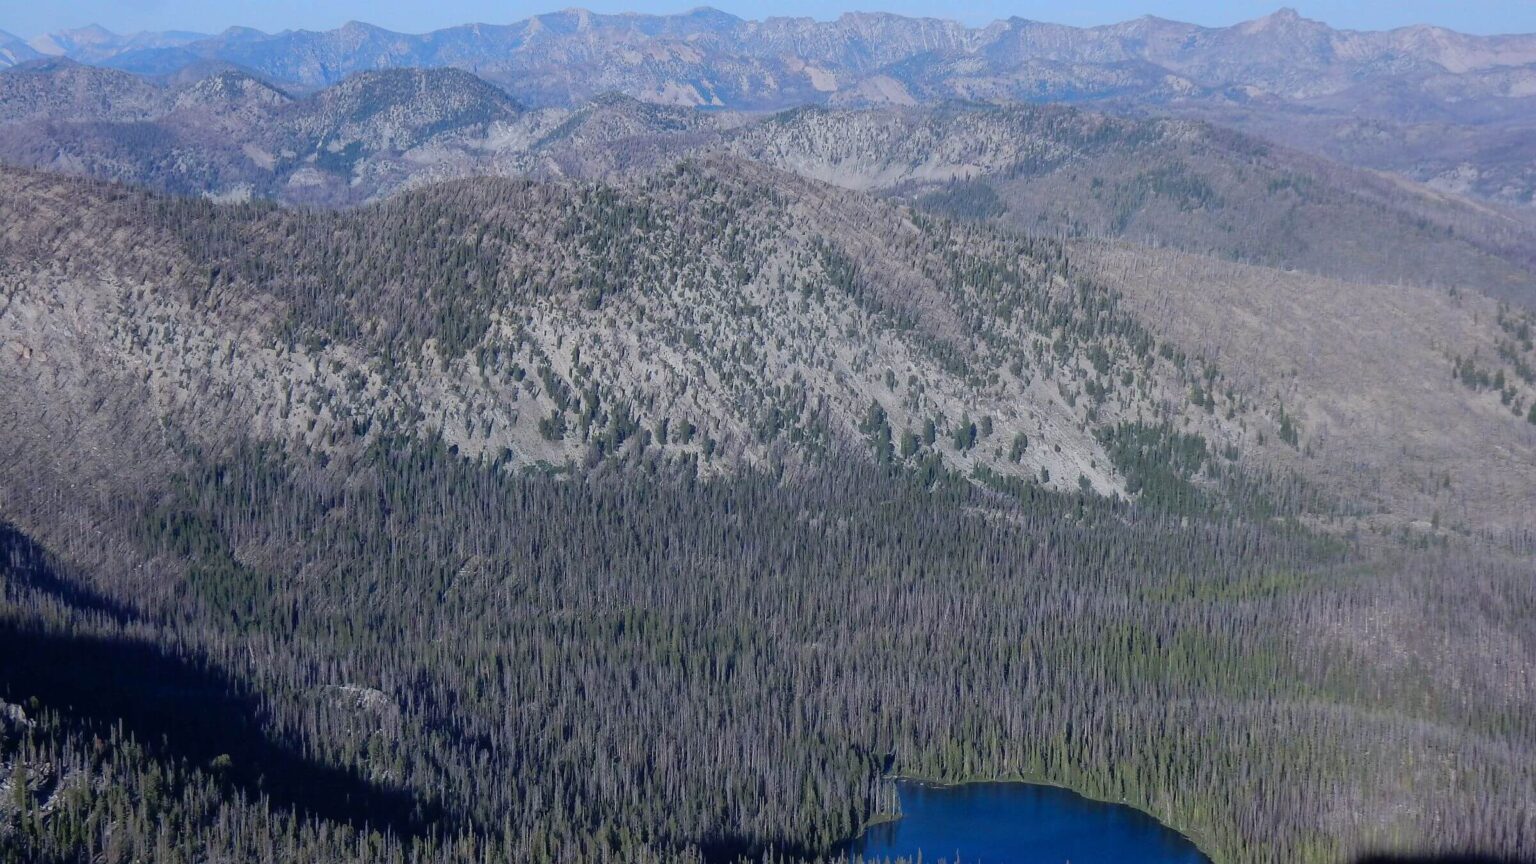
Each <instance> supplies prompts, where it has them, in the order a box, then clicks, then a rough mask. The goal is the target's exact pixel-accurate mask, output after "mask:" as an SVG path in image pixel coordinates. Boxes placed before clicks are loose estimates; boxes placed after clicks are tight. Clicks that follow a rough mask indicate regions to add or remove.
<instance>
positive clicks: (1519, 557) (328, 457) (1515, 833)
mask: <svg viewBox="0 0 1536 864" xmlns="http://www.w3.org/2000/svg"><path fill="white" fill-rule="evenodd" d="M0 179H3V180H4V182H5V183H6V184H7V189H8V190H9V191H11V192H12V193H13V194H14V196H15V197H14V199H13V200H17V201H23V202H25V203H26V204H27V205H28V208H27V209H26V210H25V211H22V210H19V209H18V210H17V211H16V212H15V213H14V214H13V215H14V216H15V218H14V219H12V220H10V221H8V223H7V225H6V227H5V228H4V229H3V233H0V242H3V248H0V252H3V255H4V257H3V260H4V261H5V262H6V267H7V272H6V274H5V279H6V281H5V283H4V291H5V296H4V299H3V304H4V305H3V309H0V319H8V320H5V321H0V324H3V325H4V327H5V328H6V329H5V330H4V331H3V332H4V334H5V337H6V339H7V340H8V341H7V343H6V346H5V352H6V353H5V354H4V355H3V359H4V363H5V365H4V366H3V367H0V371H3V375H4V382H3V383H6V384H14V386H8V387H5V388H0V389H4V391H5V394H4V397H3V398H4V399H5V402H4V408H5V411H4V417H3V418H0V419H3V423H4V425H3V426H0V429H3V430H4V435H5V437H6V440H7V441H8V442H10V443H11V444H12V445H13V446H12V447H11V448H10V449H9V450H8V452H6V453H5V454H3V456H0V459H3V462H0V480H3V483H0V518H3V520H4V524H3V525H0V544H3V545H0V565H3V567H4V570H3V573H4V581H3V586H4V594H3V596H4V605H3V607H0V700H4V703H5V704H4V705H3V706H0V729H3V735H0V761H3V762H4V763H5V765H6V767H7V772H6V774H5V776H4V777H3V778H0V793H3V794H0V857H3V858H4V859H5V860H7V861H18V862H19V861H87V860H88V861H113V862H116V861H135V860H154V861H187V862H191V861H202V860H229V861H276V860H315V861H338V862H339V861H354V860H355V861H420V862H428V861H498V860H518V861H524V860H527V861H658V862H659V861H699V860H709V861H717V860H718V861H728V860H734V859H737V858H740V857H747V858H761V857H778V858H786V859H791V858H815V857H818V856H824V857H825V856H835V855H836V854H837V853H836V849H837V844H838V843H839V842H840V841H843V840H845V839H847V838H848V837H850V836H852V835H853V834H855V833H856V832H858V831H859V830H860V829H861V828H862V826H864V825H865V824H867V823H868V822H869V821H870V820H871V819H873V818H876V817H878V816H881V815H888V814H889V813H890V812H891V811H892V809H893V807H894V806H895V801H894V796H893V790H892V787H891V785H890V782H889V778H890V777H892V776H895V775H901V776H915V777H926V778H933V779H941V780H965V779H978V778H1022V779H1032V780H1040V781H1046V782H1054V783H1060V784H1064V785H1068V786H1071V787H1072V788H1075V789H1078V790H1080V791H1082V792H1084V793H1086V794H1090V795H1095V796H1100V797H1104V798H1109V799H1114V800H1125V801H1127V802H1129V803H1132V804H1135V805H1137V806H1140V807H1142V808H1144V809H1146V810H1148V811H1149V812H1151V813H1153V814H1154V815H1156V816H1157V817H1159V818H1160V819H1162V820H1164V821H1165V822H1167V823H1168V824H1170V825H1172V826H1174V827H1176V828H1178V829H1179V830H1181V831H1184V832H1186V833H1188V834H1189V835H1190V836H1191V837H1192V838H1194V839H1195V840H1196V842H1197V843H1198V845H1199V846H1200V847H1201V849H1202V850H1203V851H1205V852H1207V853H1208V854H1209V855H1211V856H1212V857H1213V858H1214V859H1215V860H1217V861H1219V862H1294V861H1317V862H1329V861H1338V860H1346V859H1349V858H1350V857H1352V856H1355V855H1358V854H1361V853H1364V852H1367V851H1370V850H1379V849H1386V850H1425V849H1429V850H1435V849H1479V850H1486V851H1490V852H1497V853H1501V854H1509V855H1530V854H1536V849H1533V843H1536V810H1533V806H1532V802H1533V801H1536V768H1533V767H1532V766H1533V765H1536V759H1533V758H1532V757H1533V755H1536V687H1533V685H1532V680H1531V676H1532V674H1533V672H1532V667H1531V659H1530V658H1531V657H1532V656H1533V649H1536V630H1533V622H1536V615H1533V613H1536V608H1533V606H1536V601H1533V596H1536V595H1533V589H1532V578H1531V577H1532V573H1531V566H1530V560H1531V559H1530V556H1531V552H1532V549H1533V539H1532V537H1531V536H1530V535H1529V533H1528V532H1522V531H1518V530H1515V531H1510V530H1506V529H1502V528H1496V527H1490V528H1488V529H1486V530H1478V529H1477V527H1476V526H1459V527H1457V528H1456V530H1451V529H1450V527H1448V526H1444V527H1443V526H1440V525H1434V526H1425V527H1413V526H1410V525H1408V524H1407V523H1406V520H1401V519H1399V520H1397V521H1393V520H1392V519H1391V518H1388V517H1391V516H1392V514H1381V513H1377V512H1375V511H1374V510H1373V509H1372V508H1370V507H1366V506H1363V505H1362V504H1361V503H1360V502H1359V501H1356V500H1353V499H1351V498H1350V497H1349V495H1348V490H1347V489H1344V488H1341V487H1339V486H1336V485H1325V484H1322V483H1321V481H1320V480H1319V479H1318V478H1322V477H1323V476H1324V475H1321V474H1319V475H1316V476H1314V475H1312V474H1309V473H1308V472H1307V470H1306V468H1307V462H1306V459H1307V458H1309V457H1307V456H1306V455H1305V454H1304V452H1303V451H1304V450H1305V449H1306V448H1307V446H1309V445H1310V442H1309V441H1308V440H1307V439H1306V438H1304V435H1305V434H1306V432H1307V430H1305V429H1301V430H1300V431H1298V427H1300V424H1301V420H1300V419H1298V418H1297V417H1295V416H1294V415H1293V414H1292V413H1291V412H1288V411H1287V409H1286V404H1285V401H1284V400H1283V399H1277V398H1275V396H1274V395H1273V394H1270V393H1266V392H1262V391H1260V390H1258V389H1256V388H1252V387H1246V386H1245V385H1244V383H1243V382H1242V381H1239V380H1236V379H1234V378H1231V377H1229V376H1228V375H1227V374H1226V373H1225V372H1224V371H1223V360H1222V358H1218V357H1214V356H1212V357H1205V356H1199V355H1197V354H1195V353H1192V352H1191V351H1190V350H1187V349H1186V347H1185V346H1183V345H1181V344H1179V343H1177V342H1175V341H1172V340H1170V339H1168V338H1166V336H1164V335H1162V334H1160V333H1157V332H1155V331H1153V330H1152V329H1151V328H1150V327H1149V326H1148V325H1147V324H1146V323H1145V321H1143V320H1142V319H1140V318H1138V317H1136V316H1135V315H1134V314H1132V312H1131V311H1130V310H1128V309H1127V308H1126V307H1125V305H1124V304H1123V303H1122V302H1121V298H1120V296H1119V295H1118V294H1117V293H1116V292H1115V291H1113V290H1111V289H1110V288H1108V287H1107V286H1106V285H1105V284H1103V283H1101V282H1099V281H1096V280H1095V279H1094V278H1093V277H1092V275H1091V273H1092V268H1083V267H1080V266H1078V264H1077V262H1075V261H1074V260H1073V259H1072V255H1073V250H1072V249H1071V247H1069V246H1067V245H1065V244H1062V243H1058V242H1053V241H1045V240H1033V239H1027V238H1021V237H1018V236H1016V235H1012V234H1009V233H1006V232H1004V231H1001V230H997V229H992V228H987V227H985V226H976V225H967V224H964V223H957V222H949V221H946V220H943V219H937V218H934V217H931V216H924V215H922V214H920V213H914V212H912V211H910V210H907V209H904V208H900V207H896V206H893V205H886V204H877V203H872V202H869V201H867V200H866V199H863V198H861V197H859V196H856V195H853V194H851V193H843V192H836V191H831V190H827V189H825V188H824V187H820V186H819V185H817V184H812V183H808V182H805V181H800V180H796V179H793V178H787V177H784V176H782V175H777V174H774V173H772V172H768V171H765V170H761V169H758V168H750V167H748V168H743V167H740V166H735V165H732V164H725V163H706V164H703V165H700V164H685V165H683V166H681V167H679V168H677V169H675V170H673V171H669V172H664V173H662V174H660V175H658V176H656V177H653V178H648V179H647V180H645V181H644V182H643V183H641V184H638V185H636V186H622V187H614V186H605V185H600V184H544V183H530V182H524V181H467V182H460V183H454V184H447V185H443V186H436V187H430V188H428V189H424V190H419V191H417V192H413V193H410V194H409V195H407V196H404V197H402V198H400V199H393V200H391V201H386V202H382V203H381V204H377V205H372V206H370V207H368V208H364V209H362V210H358V211H347V212H342V213H336V212H329V211H295V210H285V209H281V208H277V207H274V206H271V205H264V204H255V205H241V206H237V207H230V206H225V205H214V204H210V203H206V202H196V201H185V200H178V199H171V198H161V197H156V196H149V195H145V194H144V193H142V192H138V191H136V190H129V189H124V188H121V187H108V186H102V185H99V184H91V183H84V182H77V181H61V180H58V179H56V178H50V177H45V176H42V175H33V174H23V173H9V172H8V173H6V174H5V175H4V176H3V178H0ZM1517 314H1518V313H1515V312H1513V311H1508V310H1501V311H1500V316H1499V319H1498V322H1497V323H1494V322H1492V321H1490V323H1489V326H1490V327H1502V328H1503V330H1501V331H1499V332H1506V331H1509V330H1510V329H1511V328H1514V329H1515V330H1516V331H1518V323H1515V324H1508V325H1506V323H1505V322H1506V320H1513V319H1508V318H1507V317H1506V316H1513V315H1517ZM1520 320H1522V321H1523V320H1524V319H1523V318H1521V319H1520ZM1527 351H1528V349H1526V348H1524V347H1523V345H1517V346H1514V347H1512V348H1511V349H1510V352H1511V356H1512V357H1514V358H1515V360H1521V361H1522V362H1523V358H1524V357H1525V356H1526V353H1525V352H1527ZM1503 360H1504V362H1508V363H1513V362H1515V360H1511V359H1510V358H1509V357H1505V358H1503ZM1447 370H1448V371H1447V374H1445V375H1444V376H1443V378H1444V379H1445V380H1444V381H1443V382H1442V383H1443V384H1444V385H1445V386H1446V387H1451V388H1458V389H1457V390H1456V391H1455V392H1457V393H1460V391H1461V390H1463V389H1466V388H1465V387H1464V386H1463V385H1462V384H1461V383H1460V382H1459V381H1458V380H1455V379H1453V378H1452V376H1451V375H1450V374H1449V366H1448V367H1447ZM1511 380H1514V379H1511ZM1510 386H1514V385H1510ZM1520 392H1521V395H1522V398H1523V391H1520ZM1489 398H1490V399H1492V401H1493V402H1494V403H1497V401H1498V400H1497V399H1496V398H1494V397H1491V396H1490V397H1489ZM509 407H510V408H515V409H516V410H509ZM1492 416H1494V419H1493V420H1492V421H1490V422H1491V423H1498V424H1507V425H1500V426H1498V427H1497V428H1499V429H1505V428H1508V429H1514V430H1523V429H1524V428H1525V427H1526V426H1527V425H1528V424H1527V423H1526V421H1525V420H1524V418H1522V417H1515V416H1512V415H1511V414H1510V412H1509V411H1508V410H1507V406H1505V407H1501V408H1500V409H1499V410H1498V413H1497V414H1496V415H1492ZM1271 453H1278V454H1281V456H1283V458H1280V457H1275V458H1270V457H1269V456H1268V455H1267V454H1271ZM1297 466H1299V467H1297ZM1068 471H1070V472H1071V473H1066V472H1068ZM1063 474H1066V476H1063Z"/></svg>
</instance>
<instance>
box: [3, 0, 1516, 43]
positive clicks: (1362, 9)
mask: <svg viewBox="0 0 1536 864" xmlns="http://www.w3.org/2000/svg"><path fill="white" fill-rule="evenodd" d="M1284 2H1286V0H1011V2H1001V0H778V2H763V0H743V2H732V0H716V2H714V3H711V4H710V5H713V6H716V7H717V8H721V9H724V10H726V11H728V12H732V13H735V14H737V15H740V16H742V17H745V18H762V17H766V16H768V15H809V16H812V17H815V18H832V17H836V15H837V14H839V13H841V12H845V11H852V10H881V11H888V12H898V13H901V14H904V15H933V16H938V17H946V18H958V19H960V20H962V21H965V22H967V23H971V24H979V23H985V22H987V21H991V20H993V19H996V18H1006V17H1008V16H1011V15H1018V16H1022V17H1025V18H1033V19H1037V20H1041V21H1056V22H1060V23H1064V24H1076V25H1092V24H1105V23H1110V22H1114V21H1123V20H1126V19H1128V18H1135V17H1137V16H1139V15H1145V14H1152V15H1160V16H1162V17H1164V18H1174V19H1177V20H1181V21H1194V22H1196V23H1199V24H1206V25H1225V24H1231V23H1234V22H1237V21H1242V20H1246V19H1249V18H1257V17H1259V16H1261V15H1265V14H1268V13H1269V12H1272V11H1274V10H1275V9H1276V8H1277V7H1278V6H1280V5H1282V3H1284ZM569 5H583V6H585V7H586V8H589V9H593V10H596V11H601V12H622V11H643V12H680V11H683V10H686V9H689V8H692V7H694V6H697V5H700V4H699V3H698V2H697V0H681V2H668V0H618V2H613V0H589V2H585V3H579V2H577V0H545V2H529V0H433V2H419V0H416V2H406V0H52V2H47V0H42V2H39V0H0V30H7V31H9V32H12V33H16V34H19V35H23V36H33V35H36V34H38V33H44V32H49V31H53V30H58V29H62V28H66V27H79V26H82V25H85V24H90V23H99V24H101V25H103V26H105V27H106V28H108V29H109V30H115V31H118V32H124V33H129V32H135V31H138V30H198V31H203V32H216V31H218V30H222V29H224V28H225V27H227V26H229V25H232V24H243V25H247V26H251V27H257V28H260V29H262V30H282V29H285V28H307V29H312V30H315V29H326V28H329V27H334V26H336V25H338V24H341V23H343V22H345V21H348V20H351V19H358V20H363V21H368V22H370V23H374V24H378V25H380V26H383V27H388V28H390V29H393V30H402V31H406V32H421V31H424V30H432V29H436V28H438V27H446V26H450V25H453V24H462V23H466V22H471V21H482V22H491V23H505V22H508V21H515V20H517V19H519V18H526V17H527V16H529V15H532V14H537V13H539V12H548V11H552V10H554V9H558V8H562V7H564V6H569ZM1289 5H1291V6H1294V7H1295V8H1297V9H1298V10H1300V11H1301V13H1302V14H1303V15H1306V16H1307V17H1309V18H1317V19H1320V20H1323V21H1326V22H1328V23H1329V24H1332V25H1334V26H1335V27H1349V28H1355V29H1384V28H1388V27H1398V26H1403V25H1407V24H1415V23H1430V24H1439V25H1442V26H1446V27H1451V28H1453V29H1457V30H1463V31H1466V32H1469V33H1531V32H1536V0H1313V2H1309V0H1289Z"/></svg>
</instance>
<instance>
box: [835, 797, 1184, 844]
mask: <svg viewBox="0 0 1536 864" xmlns="http://www.w3.org/2000/svg"><path fill="white" fill-rule="evenodd" d="M898 791H899V793H900V795H901V810H902V816H901V818H900V819H898V820H896V821H895V822H888V823H886V824H883V825H876V826H875V827H873V828H870V829H869V830H868V831H867V832H865V834H864V836H862V837H859V838H858V839H856V840H854V841H852V842H851V843H850V844H849V845H848V847H847V848H846V850H845V851H847V852H848V853H849V854H850V855H862V856H864V857H865V858H866V859H870V858H873V859H880V858H890V859H895V858H907V859H910V860H913V861H915V860H917V856H918V854H919V853H921V854H922V860H923V862H924V864H939V862H946V864H956V862H963V864H1066V862H1070V864H1210V859H1209V858H1207V857H1206V856H1205V855H1203V854H1201V852H1200V850H1199V849H1197V848H1195V845H1194V844H1193V843H1191V842H1190V841H1189V840H1188V839H1187V838H1185V837H1184V836H1183V835H1181V834H1179V833H1178V832H1176V831H1174V830H1172V829H1170V828H1168V827H1167V826H1165V825H1163V824H1162V823H1160V822H1158V821H1157V820H1156V819H1153V818H1152V817H1151V816H1148V815H1147V814H1145V813H1143V812H1141V811H1140V810H1136V809H1134V808H1132V807H1126V806H1124V805H1120V804H1106V803H1103V802H1100V801H1092V800H1090V799H1087V798H1084V797H1083V796H1081V795H1078V794H1077V793H1075V792H1070V791H1068V790H1066V789H1058V788H1056V787H1054V786H1039V785H1035V784H1032V783H968V784H964V785H960V786H930V785H926V784H921V783H911V782H902V783H900V784H898Z"/></svg>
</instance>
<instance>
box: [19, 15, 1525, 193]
mask: <svg viewBox="0 0 1536 864" xmlns="http://www.w3.org/2000/svg"><path fill="white" fill-rule="evenodd" d="M0 46H3V47H0V56H3V57H4V58H5V59H6V60H7V61H8V62H11V63H25V62H27V61H29V60H30V61H35V60H37V59H39V58H43V57H66V58H71V59H75V60H78V61H81V62H86V63H92V64H98V65H105V66H110V67H113V68H118V69H122V70H126V71H132V72H136V73H140V74H146V75H169V74H172V73H174V72H176V71H177V70H180V69H184V68H186V67H188V66H192V65H196V64H199V63H206V62H208V61H220V62H224V63H230V64H235V65H236V66H239V67H241V68H243V69H246V70H248V71H250V72H253V73H255V74H257V75H259V76H261V77H263V78H265V79H267V80H270V81H272V82H274V83H276V84H278V85H280V86H284V87H288V88H293V89H301V90H302V89H312V88H316V87H323V86H327V85H331V84H335V83H338V82H339V81H341V80H342V79H344V78H346V77H347V76H349V75H352V74H354V73H357V72H363V71H373V70H379V69H386V68H396V67H419V68H436V67H453V68H459V69H463V70H466V71H470V72H473V73H474V74H476V75H478V76H480V77H483V78H485V79H487V80H489V81H492V82H493V83H496V84H497V85H499V86H501V87H503V88H505V89H506V90H507V92H508V93H509V94H511V95H512V96H513V98H515V99H516V100H518V101H519V102H521V103H524V104H526V105H529V106H534V107H547V106H572V105H579V104H583V103H585V102H587V101H588V100H590V99H591V98H593V97H595V96H597V95H600V94H603V93H606V92H620V93H624V94H626V95H629V96H633V97H635V98H637V99H641V100H644V101H648V102H656V103H661V104H671V105H685V106H699V107H709V108H728V109H734V110H775V109H781V108H786V107H790V106H795V105H802V104H808V103H819V104H828V105H844V106H853V105H886V104H914V103H924V102H935V101H942V100H949V99H963V100H980V101H994V102H995V101H1032V102H1045V101H1056V102H1073V103H1083V104H1090V105H1095V106H1099V107H1101V108H1103V109H1104V110H1109V111H1112V112H1116V113H1146V112H1154V113H1158V114H1165V115H1166V114H1177V115H1181V116H1189V117H1196V118H1203V119H1208V120H1212V121H1214V122H1218V123H1220V124H1222V125H1227V126H1231V127H1233V128H1238V129H1243V130H1247V131H1252V132H1258V133H1261V134H1264V135H1266V136H1267V137H1271V138H1275V139H1278V140H1281V141H1283V142H1285V143H1288V144H1291V145H1293V146H1297V147H1300V148H1302V149H1306V150H1310V151H1312V152H1316V153H1319V154H1322V155H1327V156H1330V157H1332V158H1336V159H1340V160H1343V161H1346V162H1350V163H1352V164H1357V165H1360V166H1362V167H1369V168H1377V169H1383V170H1390V171H1395V172H1399V173H1402V174H1404V175H1405V176H1409V177H1411V178H1413V179H1415V180H1419V181H1422V182H1428V183H1432V184H1434V185H1437V186H1439V187H1441V188H1445V189H1450V190H1455V191H1462V192H1470V193H1472V194H1475V195H1478V196H1480V197H1484V198H1488V199H1490V200H1496V201H1501V202H1504V203H1508V204H1514V205H1517V206H1522V207H1523V206H1528V205H1530V203H1531V201H1532V194H1533V190H1536V175H1533V173H1532V171H1531V169H1530V167H1529V166H1530V165H1531V164H1532V162H1533V159H1532V155H1533V154H1532V153H1531V152H1530V150H1529V149H1528V148H1529V146H1530V145H1529V142H1530V141H1531V140H1532V137H1533V136H1532V135H1531V134H1530V129H1531V120H1530V119H1529V118H1531V117H1532V116H1536V112H1533V110H1532V106H1533V99H1536V37H1533V36H1471V35H1467V34H1461V33H1456V32H1453V31H1449V30H1445V29H1443V28H1436V27H1429V26H1418V27H1408V28H1402V29H1398V30H1392V31H1388V32H1359V31H1346V30H1335V29H1332V28H1330V27H1328V26H1326V25H1324V24H1322V23H1320V22H1317V21H1312V20H1308V19H1306V18H1303V17H1301V16H1300V15H1298V14H1296V13H1295V12H1294V11H1293V10H1288V9H1287V10H1281V11H1280V12H1277V13H1275V14H1273V15H1270V16H1268V17H1266V18H1261V19H1258V20H1255V21H1249V22H1245V23H1242V24H1238V25H1234V26H1231V27H1224V28H1208V27H1199V26H1196V25H1192V24H1184V23H1179V22H1175V21H1168V20H1164V19H1158V18H1151V17H1147V18H1140V19H1136V20H1134V21H1128V22H1124V23H1121V24H1115V25H1108V26H1102V27H1092V28H1074V27H1067V26H1062V25H1055V24H1046V23H1041V22H1036V21H1028V20H1024V19H1019V18H1010V19H1006V20H1000V21H996V22H994V23H992V24H990V25H987V26H984V27H966V26H963V25H961V24H958V23H956V22H952V21H943V20H937V19H923V18H905V17H901V16H897V15H890V14H846V15H843V16H841V17H839V18H837V19H835V20H832V21H817V20H813V19H809V18H769V19H766V20H763V21H749V20H743V19H740V18H737V17H735V16H732V15H729V14H726V13H723V12H719V11H717V10H712V9H697V10H694V11H692V12H688V13H684V14H680V15H670V16H655V15H633V14H625V15H601V14H596V13H592V12H587V11H585V10H568V11H564V12H558V13H552V14H548V15H539V16H534V17H532V18H528V19H525V20H523V21H519V22H516V23H513V24H505V25H491V24H474V25H465V26H461V27H452V28H448V29H444V30H437V31H433V32H430V33H424V34H402V33H394V32H391V31H388V30H384V29H381V28H378V27H373V26H370V25H367V24H363V23H359V22H352V23H349V24H346V25H344V26H342V27H339V28H337V29H335V30H329V31H322V32H315V31H284V32H282V33H277V34H267V33H262V32H259V31H256V30H251V29H249V28H232V29H230V30H227V31H225V32H223V33H220V34H218V35H214V36H202V37H198V36H196V35H195V34H186V33H146V34H137V35H134V36H128V37H122V36H116V35H114V34H110V33H107V32H106V31H103V30H101V29H100V28H94V27H93V28H85V29H83V30H78V31H69V32H65V33H59V34H53V35H49V36H44V37H39V38H37V39H33V40H31V41H30V42H24V41H22V40H20V39H17V38H14V37H12V38H9V39H6V40H3V42H0Z"/></svg>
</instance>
